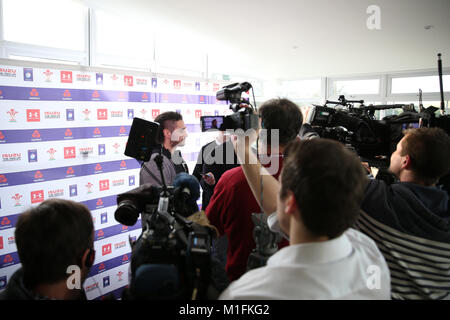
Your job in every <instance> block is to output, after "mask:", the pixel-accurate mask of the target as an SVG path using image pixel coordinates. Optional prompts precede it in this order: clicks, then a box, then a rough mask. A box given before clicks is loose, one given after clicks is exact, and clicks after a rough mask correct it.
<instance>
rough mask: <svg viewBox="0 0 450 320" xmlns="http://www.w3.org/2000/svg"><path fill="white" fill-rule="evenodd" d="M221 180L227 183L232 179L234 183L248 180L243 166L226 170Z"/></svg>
mask: <svg viewBox="0 0 450 320" xmlns="http://www.w3.org/2000/svg"><path fill="white" fill-rule="evenodd" d="M220 180H223V182H227V183H228V182H230V181H231V182H233V183H238V182H241V181H247V180H246V179H245V174H244V171H243V170H242V168H241V166H239V167H236V168H233V169H230V170H227V171H225V172H224V174H223V175H222V177H221V178H220Z"/></svg>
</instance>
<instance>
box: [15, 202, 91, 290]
mask: <svg viewBox="0 0 450 320" xmlns="http://www.w3.org/2000/svg"><path fill="white" fill-rule="evenodd" d="M93 232H94V224H93V221H92V216H91V213H90V211H89V209H88V208H86V207H85V206H84V205H82V204H79V203H77V202H74V201H69V200H63V199H51V200H46V201H44V202H42V203H41V204H40V205H39V206H37V207H34V208H31V209H29V210H28V211H26V212H25V213H23V214H22V215H21V216H20V217H19V220H18V222H17V225H16V230H15V237H16V244H17V251H18V253H19V258H20V262H21V264H22V268H23V272H24V281H25V285H27V286H28V287H30V288H31V287H34V286H36V285H37V284H52V283H56V282H58V281H61V280H64V279H66V278H67V276H68V274H67V267H68V266H70V265H80V264H81V257H82V254H83V252H84V251H85V250H86V249H89V248H91V247H92V245H93Z"/></svg>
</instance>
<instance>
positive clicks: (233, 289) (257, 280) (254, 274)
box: [219, 266, 272, 300]
mask: <svg viewBox="0 0 450 320" xmlns="http://www.w3.org/2000/svg"><path fill="white" fill-rule="evenodd" d="M268 273H269V270H268V267H267V266H265V267H261V268H257V269H253V270H250V271H247V272H246V273H244V274H243V275H242V276H241V277H240V278H239V279H237V280H235V281H233V282H232V283H231V284H230V285H229V286H228V288H227V289H226V290H225V291H224V292H222V294H221V295H220V297H219V299H220V300H236V299H239V300H242V299H245V300H254V299H271V298H272V297H269V296H266V294H269V292H270V291H269V292H268V291H267V288H268V287H270V286H271V285H270V284H269V283H270V279H271V277H270V276H269V275H268Z"/></svg>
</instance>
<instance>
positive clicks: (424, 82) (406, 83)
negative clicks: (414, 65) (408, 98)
mask: <svg viewBox="0 0 450 320" xmlns="http://www.w3.org/2000/svg"><path fill="white" fill-rule="evenodd" d="M442 80H443V85H444V91H447V92H450V75H444V76H443V79H442ZM419 89H422V92H423V93H431V92H440V88H439V77H438V76H426V77H407V78H392V89H391V92H392V93H393V94H398V93H418V92H419Z"/></svg>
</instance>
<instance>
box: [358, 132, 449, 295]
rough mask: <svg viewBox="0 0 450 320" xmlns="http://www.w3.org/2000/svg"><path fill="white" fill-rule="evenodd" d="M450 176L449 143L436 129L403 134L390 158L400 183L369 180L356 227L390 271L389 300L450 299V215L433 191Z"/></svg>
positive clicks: (445, 197)
mask: <svg viewBox="0 0 450 320" xmlns="http://www.w3.org/2000/svg"><path fill="white" fill-rule="evenodd" d="M449 170H450V137H449V136H448V135H447V134H446V133H445V132H444V131H443V130H442V129H440V128H419V129H408V130H405V132H404V137H403V138H402V139H401V140H400V142H399V143H398V144H397V149H396V150H395V151H394V153H392V155H391V161H390V166H389V171H390V172H391V173H392V174H394V175H395V176H396V177H397V178H398V179H399V183H395V184H392V185H388V184H387V183H385V182H384V181H382V180H371V181H370V182H369V184H368V185H367V188H366V193H365V198H364V201H363V203H362V205H361V209H362V212H361V215H360V217H359V219H358V221H357V223H356V227H357V228H358V229H359V230H361V231H362V232H364V233H365V234H367V235H368V236H370V237H371V238H372V239H374V240H375V242H376V243H377V244H378V246H379V248H380V250H381V251H382V252H383V254H384V256H385V258H386V260H387V262H388V264H389V268H390V270H391V278H392V284H391V286H392V298H393V299H449V298H450V270H449V268H448V266H449V265H450V255H449V254H448V252H449V249H450V223H449V222H450V210H449V205H448V204H449V197H448V194H447V192H446V191H444V190H442V189H441V188H438V187H436V183H437V182H438V180H439V179H440V178H441V177H442V176H444V175H445V174H447V173H448V172H449Z"/></svg>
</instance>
